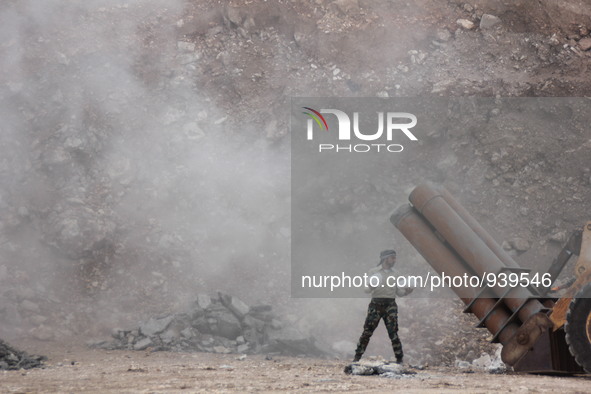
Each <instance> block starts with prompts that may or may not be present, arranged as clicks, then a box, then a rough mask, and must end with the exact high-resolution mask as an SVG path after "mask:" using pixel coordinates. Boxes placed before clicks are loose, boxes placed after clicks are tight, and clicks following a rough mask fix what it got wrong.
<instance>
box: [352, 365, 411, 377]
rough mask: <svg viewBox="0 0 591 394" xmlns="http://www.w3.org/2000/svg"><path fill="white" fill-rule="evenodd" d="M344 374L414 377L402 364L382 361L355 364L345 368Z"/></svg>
mask: <svg viewBox="0 0 591 394" xmlns="http://www.w3.org/2000/svg"><path fill="white" fill-rule="evenodd" d="M345 373H346V374H349V375H379V376H382V377H385V378H395V379H399V378H402V377H404V375H416V372H415V371H413V370H411V369H409V368H406V367H405V366H404V365H402V364H396V363H388V362H383V361H361V362H355V363H352V364H349V365H347V366H346V367H345Z"/></svg>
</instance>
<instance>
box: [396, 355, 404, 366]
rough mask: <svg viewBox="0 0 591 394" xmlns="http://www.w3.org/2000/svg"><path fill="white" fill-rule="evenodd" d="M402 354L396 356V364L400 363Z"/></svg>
mask: <svg viewBox="0 0 591 394" xmlns="http://www.w3.org/2000/svg"><path fill="white" fill-rule="evenodd" d="M403 357H404V356H403V355H400V356H396V364H402V359H403Z"/></svg>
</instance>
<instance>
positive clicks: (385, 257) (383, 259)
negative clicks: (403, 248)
mask: <svg viewBox="0 0 591 394" xmlns="http://www.w3.org/2000/svg"><path fill="white" fill-rule="evenodd" d="M394 263H396V251H395V250H384V251H382V252H381V253H380V263H379V264H378V265H380V264H381V265H382V267H384V268H386V269H390V268H392V267H393V266H394Z"/></svg>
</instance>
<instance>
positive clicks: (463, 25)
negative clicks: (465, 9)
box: [456, 19, 474, 30]
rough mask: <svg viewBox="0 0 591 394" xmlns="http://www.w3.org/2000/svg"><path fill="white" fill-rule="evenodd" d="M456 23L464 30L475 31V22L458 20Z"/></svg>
mask: <svg viewBox="0 0 591 394" xmlns="http://www.w3.org/2000/svg"><path fill="white" fill-rule="evenodd" d="M456 23H457V24H458V25H459V26H460V27H461V28H462V29H466V30H472V29H474V22H472V21H469V20H468V19H458V20H457V21H456Z"/></svg>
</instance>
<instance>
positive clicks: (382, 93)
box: [376, 90, 390, 98]
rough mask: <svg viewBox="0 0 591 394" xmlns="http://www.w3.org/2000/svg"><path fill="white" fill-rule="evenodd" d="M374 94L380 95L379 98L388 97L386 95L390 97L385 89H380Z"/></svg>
mask: <svg viewBox="0 0 591 394" xmlns="http://www.w3.org/2000/svg"><path fill="white" fill-rule="evenodd" d="M376 96H377V97H380V98H388V97H390V95H389V94H388V92H387V91H385V90H382V91H381V92H378V93H376Z"/></svg>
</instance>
